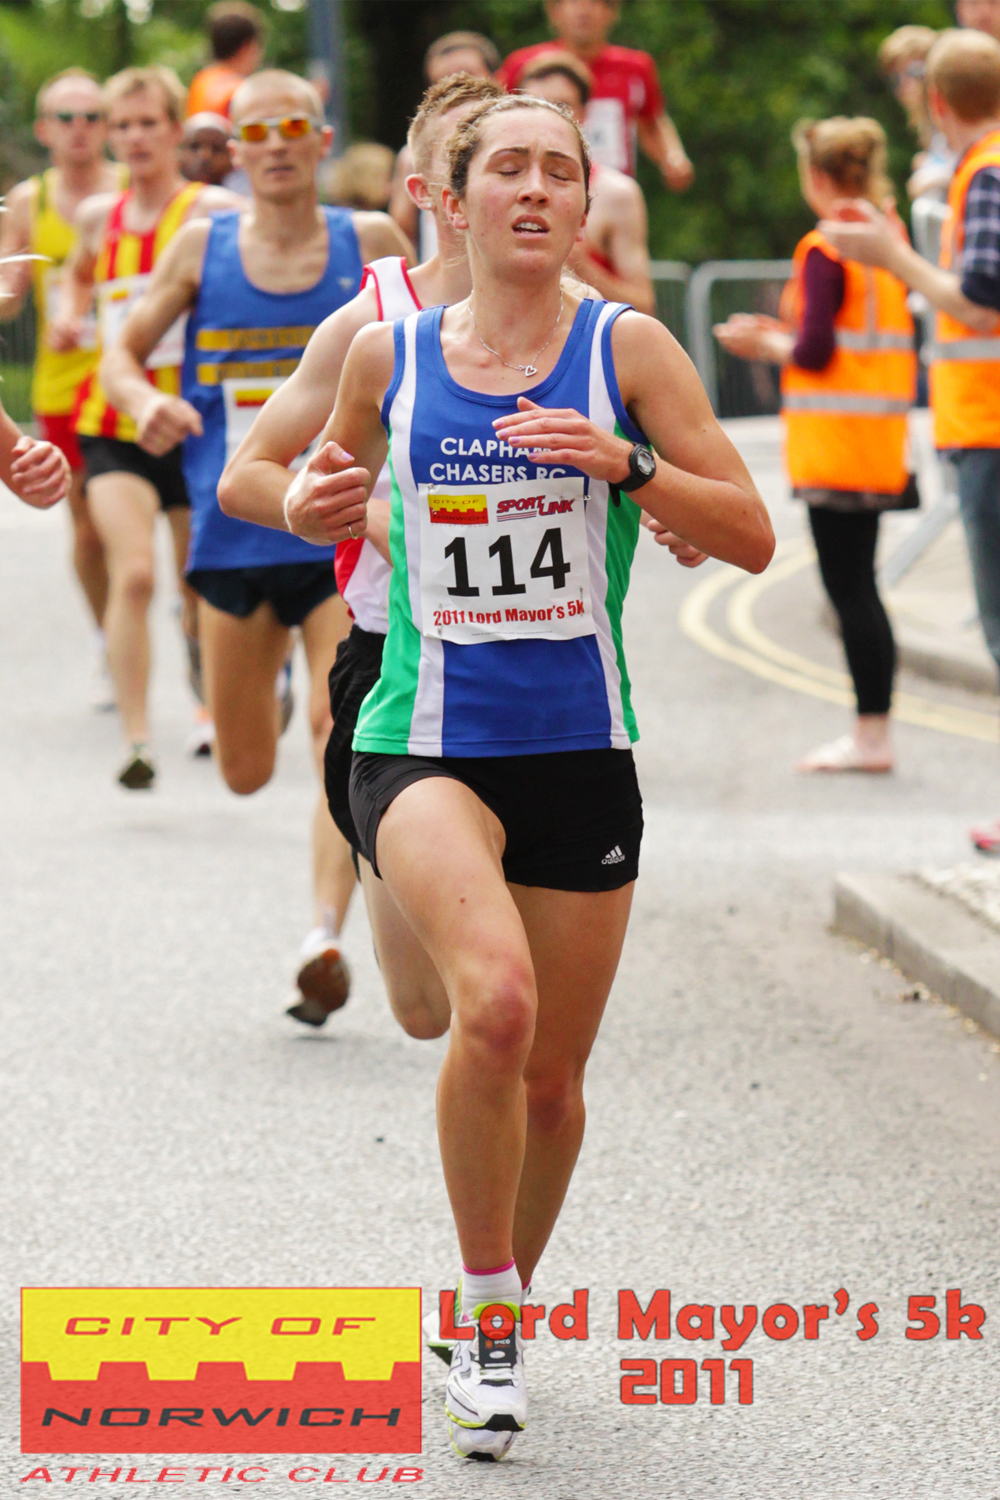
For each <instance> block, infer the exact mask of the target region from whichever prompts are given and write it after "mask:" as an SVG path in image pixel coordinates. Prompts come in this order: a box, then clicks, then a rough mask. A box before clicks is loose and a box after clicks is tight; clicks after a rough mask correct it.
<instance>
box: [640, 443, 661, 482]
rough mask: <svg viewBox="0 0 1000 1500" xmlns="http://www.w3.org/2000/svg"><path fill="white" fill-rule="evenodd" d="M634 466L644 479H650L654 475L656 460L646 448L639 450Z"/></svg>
mask: <svg viewBox="0 0 1000 1500" xmlns="http://www.w3.org/2000/svg"><path fill="white" fill-rule="evenodd" d="M635 466H636V468H637V469H638V470H639V473H640V474H641V475H642V477H643V478H644V479H652V477H653V475H654V474H655V473H656V459H655V458H654V457H653V455H652V454H651V453H650V451H649V449H648V448H640V449H639V451H638V452H637V453H636V455H635Z"/></svg>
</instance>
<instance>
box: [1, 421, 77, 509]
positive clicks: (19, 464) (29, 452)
mask: <svg viewBox="0 0 1000 1500" xmlns="http://www.w3.org/2000/svg"><path fill="white" fill-rule="evenodd" d="M11 457H12V459H13V463H12V464H11V466H10V478H9V480H8V484H9V485H10V488H11V489H12V490H13V491H14V494H15V495H16V496H17V498H18V499H19V500H23V501H24V503H25V505H33V506H34V507H35V508H36V510H48V508H49V506H50V505H57V504H58V503H59V501H60V500H65V498H66V496H67V495H68V494H69V481H70V471H69V464H68V463H67V462H66V457H65V455H64V454H63V453H62V451H61V450H60V449H59V448H57V447H56V446H55V444H54V443H43V442H40V441H39V440H38V439H37V438H33V437H28V436H27V435H25V436H24V437H22V438H19V439H18V441H17V442H16V443H15V445H14V447H13V449H12V450H11Z"/></svg>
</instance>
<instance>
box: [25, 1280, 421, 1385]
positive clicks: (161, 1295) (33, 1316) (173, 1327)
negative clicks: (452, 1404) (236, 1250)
mask: <svg viewBox="0 0 1000 1500" xmlns="http://www.w3.org/2000/svg"><path fill="white" fill-rule="evenodd" d="M22 1343H23V1348H22V1355H21V1358H22V1360H23V1361H24V1362H25V1363H39V1364H47V1365H48V1367H49V1373H50V1376H51V1378H52V1379H53V1380H96V1379H97V1377H98V1374H99V1372H100V1367H101V1365H102V1364H111V1363H115V1364H120V1363H143V1364H145V1366H146V1369H147V1372H148V1375H149V1378H150V1379H151V1380H193V1379H194V1378H195V1376H196V1374H197V1371H198V1366H199V1364H201V1363H203V1362H213V1363H222V1362H226V1363H229V1362H232V1363H242V1364H243V1366H244V1368H245V1371H246V1376H247V1379H248V1380H291V1379H292V1378H293V1376H294V1374H295V1367H296V1365H297V1364H299V1363H300V1362H302V1363H309V1362H315V1363H329V1362H332V1361H339V1362H340V1363H341V1364H342V1365H343V1369H344V1377H345V1379H347V1380H389V1379H391V1377H392V1373H393V1366H394V1365H395V1363H396V1362H397V1361H417V1362H419V1360H420V1291H419V1289H418V1288H416V1287H391V1288H389V1287H386V1288H383V1287H377V1288H372V1287H338V1288H333V1289H324V1288H315V1289H310V1288H302V1287H294V1288H280V1287H267V1288H262V1287H252V1288H247V1289H236V1288H222V1289H211V1288H201V1287H172V1288H157V1289H150V1288H148V1287H139V1288H133V1289H127V1288H101V1287H84V1288H78V1289H73V1288H63V1287H60V1288H49V1287H26V1288H24V1290H23V1291H22Z"/></svg>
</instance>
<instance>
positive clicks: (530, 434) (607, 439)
mask: <svg viewBox="0 0 1000 1500" xmlns="http://www.w3.org/2000/svg"><path fill="white" fill-rule="evenodd" d="M517 408H518V409H517V411H516V412H512V413H511V415H510V416H509V417H497V419H496V421H495V422H494V423H493V427H494V430H495V431H496V435H497V437H498V438H501V439H502V440H503V442H505V443H509V444H510V445H511V447H512V448H524V449H527V457H528V458H530V459H531V461H532V462H533V463H543V464H571V465H572V467H573V468H574V469H579V470H580V472H581V473H582V474H587V475H589V476H590V478H591V479H604V480H606V481H607V483H608V484H621V482H622V480H623V479H627V478H628V476H629V472H630V470H629V462H628V459H629V454H630V453H631V451H632V444H631V443H629V442H627V441H626V440H625V439H624V438H619V437H615V435H614V433H611V432H605V430H604V428H603V427H598V426H596V425H595V423H593V422H591V421H590V419H589V418H588V417H584V416H581V415H580V413H579V412H578V411H574V410H573V409H572V407H567V408H564V409H554V410H550V409H549V408H548V407H545V406H537V405H536V404H535V402H534V401H529V400H528V398H527V396H519V397H518V398H517Z"/></svg>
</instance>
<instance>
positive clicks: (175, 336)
mask: <svg viewBox="0 0 1000 1500" xmlns="http://www.w3.org/2000/svg"><path fill="white" fill-rule="evenodd" d="M149 282H150V273H149V272H148V271H144V272H141V273H140V274H139V275H137V276H116V277H115V279H114V281H107V282H105V283H104V285H103V286H102V287H101V288H100V290H99V294H98V295H99V301H98V309H97V315H98V319H99V321H100V325H101V344H102V346H103V348H105V349H110V347H111V345H112V344H113V343H114V342H115V340H116V339H117V338H118V335H119V334H120V333H121V331H122V328H123V327H124V326H125V319H126V318H127V317H128V315H129V313H130V312H131V311H132V309H133V307H134V306H135V304H136V303H137V302H138V300H139V298H140V297H141V296H142V294H143V292H144V291H145V290H146V288H147V286H148V285H149ZM186 328H187V313H182V314H181V316H180V317H179V318H178V319H177V320H176V321H175V322H173V323H171V325H170V327H169V328H168V329H167V331H166V333H165V334H164V335H163V337H162V338H161V340H160V342H159V343H158V344H157V346H156V348H155V349H154V350H153V352H152V354H151V355H150V356H149V358H148V359H147V360H146V369H147V370H162V369H163V368H164V366H168V365H181V364H183V363H184V330H185V329H186Z"/></svg>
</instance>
